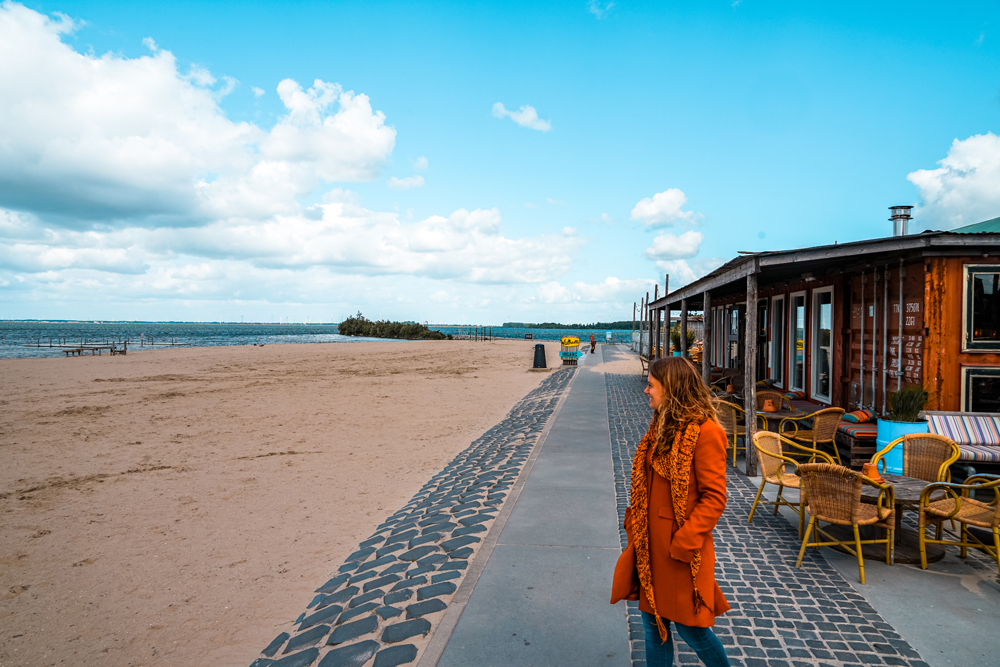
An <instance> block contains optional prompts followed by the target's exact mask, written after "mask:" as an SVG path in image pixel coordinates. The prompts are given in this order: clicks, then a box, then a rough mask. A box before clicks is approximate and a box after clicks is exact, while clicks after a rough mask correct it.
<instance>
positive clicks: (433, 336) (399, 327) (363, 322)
mask: <svg viewBox="0 0 1000 667" xmlns="http://www.w3.org/2000/svg"><path fill="white" fill-rule="evenodd" d="M337 331H338V332H339V333H340V335H341V336H366V337H368V338H400V339H403V340H444V339H446V338H447V339H451V334H449V335H447V336H446V335H444V334H443V333H441V332H440V331H432V330H430V329H428V328H427V327H425V326H424V325H423V324H416V323H413V322H390V321H388V320H379V321H377V322H372V321H371V320H369V319H368V318H366V317H365V316H364V315H362V314H361V312H360V311H359V312H358V314H357V315H355V316H353V317H348V318H347V319H345V320H344V321H343V322H341V323H340V324H339V325H338V326H337Z"/></svg>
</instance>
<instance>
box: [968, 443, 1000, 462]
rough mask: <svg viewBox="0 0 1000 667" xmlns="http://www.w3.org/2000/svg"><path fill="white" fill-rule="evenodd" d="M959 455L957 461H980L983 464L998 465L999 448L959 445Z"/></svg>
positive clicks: (999, 459)
mask: <svg viewBox="0 0 1000 667" xmlns="http://www.w3.org/2000/svg"><path fill="white" fill-rule="evenodd" d="M958 450H959V451H960V452H961V454H960V455H959V457H958V460H959V461H981V462H983V463H1000V447H991V446H988V445H987V446H983V445H959V446H958Z"/></svg>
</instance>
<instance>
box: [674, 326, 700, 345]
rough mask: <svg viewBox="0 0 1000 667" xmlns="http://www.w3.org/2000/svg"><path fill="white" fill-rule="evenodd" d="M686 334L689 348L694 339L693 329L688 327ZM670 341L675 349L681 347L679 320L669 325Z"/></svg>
mask: <svg viewBox="0 0 1000 667" xmlns="http://www.w3.org/2000/svg"><path fill="white" fill-rule="evenodd" d="M687 334H688V335H687V339H688V344H687V349H689V350H690V349H691V346H692V345H694V341H695V336H694V330H693V329H688V332H687ZM670 343H671V344H672V345H673V346H674V349H675V350H679V349H681V323H680V322H678V323H677V324H675V325H674V326H672V327H670Z"/></svg>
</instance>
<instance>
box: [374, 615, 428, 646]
mask: <svg viewBox="0 0 1000 667" xmlns="http://www.w3.org/2000/svg"><path fill="white" fill-rule="evenodd" d="M430 631H431V623H430V621H428V620H427V619H426V618H415V619H413V620H412V621H403V622H402V623H396V624H395V625H390V626H388V627H387V628H386V629H385V630H384V631H383V632H382V643H383V644H396V643H398V642H401V641H405V640H407V639H409V638H410V637H418V636H419V637H424V636H426V635H427V633H428V632H430Z"/></svg>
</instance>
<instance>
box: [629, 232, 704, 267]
mask: <svg viewBox="0 0 1000 667" xmlns="http://www.w3.org/2000/svg"><path fill="white" fill-rule="evenodd" d="M704 240H705V235H704V234H702V233H701V232H696V231H694V230H688V231H686V232H684V233H683V234H681V235H680V236H674V235H673V234H666V233H664V234H660V235H658V236H657V237H656V238H654V239H653V245H652V246H650V247H649V248H646V249H645V250H644V251H643V254H644V255H645V256H646V257H648V258H649V259H652V260H671V259H687V258H689V257H694V256H695V255H697V254H698V248H699V247H701V242H702V241H704Z"/></svg>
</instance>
